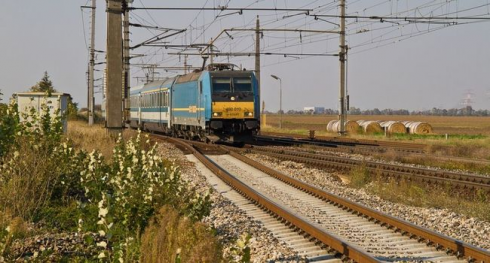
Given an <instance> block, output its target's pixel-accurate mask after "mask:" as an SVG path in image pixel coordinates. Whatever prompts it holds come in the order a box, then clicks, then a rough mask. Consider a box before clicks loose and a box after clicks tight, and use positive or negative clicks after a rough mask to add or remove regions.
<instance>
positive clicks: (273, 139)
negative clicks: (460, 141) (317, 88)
mask: <svg viewBox="0 0 490 263" xmlns="http://www.w3.org/2000/svg"><path fill="white" fill-rule="evenodd" d="M256 139H257V142H258V143H259V144H258V145H259V146H260V145H261V144H264V143H270V144H282V145H312V146H320V147H322V148H323V149H325V150H327V151H331V152H341V153H354V154H362V155H375V154H383V153H387V152H395V153H399V154H403V155H404V156H405V157H419V158H427V157H430V158H432V159H435V160H439V161H443V162H461V163H470V164H479V165H490V160H485V159H474V158H465V157H456V156H434V155H430V154H428V153H427V147H428V146H427V145H425V144H421V143H406V142H390V141H378V140H363V139H352V138H344V137H326V136H323V137H321V136H319V137H316V138H315V139H314V140H312V139H310V138H309V137H308V136H305V135H286V134H281V133H265V134H263V135H260V136H257V137H256Z"/></svg>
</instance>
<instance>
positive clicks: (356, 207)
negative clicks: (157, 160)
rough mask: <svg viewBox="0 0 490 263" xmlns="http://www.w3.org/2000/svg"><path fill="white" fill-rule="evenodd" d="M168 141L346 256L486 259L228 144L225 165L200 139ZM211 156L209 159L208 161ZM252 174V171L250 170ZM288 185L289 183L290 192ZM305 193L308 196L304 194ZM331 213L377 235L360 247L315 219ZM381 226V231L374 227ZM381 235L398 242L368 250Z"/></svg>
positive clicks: (360, 259)
mask: <svg viewBox="0 0 490 263" xmlns="http://www.w3.org/2000/svg"><path fill="white" fill-rule="evenodd" d="M168 140H170V141H171V142H172V143H175V144H177V145H180V148H184V149H186V151H187V152H192V153H193V154H194V155H195V156H196V158H197V159H199V161H200V162H202V163H203V164H204V165H205V166H206V167H207V168H208V169H209V170H211V171H212V172H213V173H215V174H216V175H217V176H218V177H220V179H221V180H223V181H224V182H226V183H227V184H229V185H230V186H231V187H232V188H234V189H235V190H236V191H237V192H239V193H241V194H242V195H243V196H245V197H246V198H247V199H249V200H251V201H252V202H254V203H256V204H257V206H259V207H261V208H262V209H264V210H266V211H268V212H269V213H273V214H275V215H276V216H277V217H278V218H279V219H280V221H283V222H286V223H285V224H286V225H288V224H291V225H292V226H294V227H295V228H297V229H299V230H301V231H303V232H305V233H306V234H307V235H309V236H310V237H311V238H314V239H316V240H317V241H319V242H321V243H322V244H325V245H326V246H328V247H329V248H331V249H333V250H335V251H337V252H338V253H340V254H342V255H343V257H345V258H349V259H351V260H354V261H357V262H379V261H392V260H397V259H398V260H425V259H427V258H433V259H434V260H441V261H458V257H459V258H460V259H462V258H463V259H466V260H476V261H478V262H490V253H489V252H488V251H485V250H482V249H479V248H476V247H474V246H471V245H469V244H465V243H463V242H461V241H458V240H454V239H452V238H449V237H446V236H442V235H440V234H438V233H435V232H432V231H430V230H427V229H424V228H421V227H418V226H416V225H413V224H410V223H408V222H405V221H403V220H400V219H397V218H394V217H391V216H389V215H385V214H382V213H380V212H378V211H375V210H373V209H370V208H367V207H364V206H362V205H360V204H356V203H354V202H351V201H349V200H347V199H344V198H340V197H338V196H335V195H332V194H330V193H328V192H325V191H323V190H321V189H319V188H316V187H314V186H311V185H308V184H305V183H303V182H301V181H298V180H296V179H293V178H291V177H289V176H286V175H284V174H281V173H279V172H277V171H275V170H272V169H270V168H268V167H266V166H264V165H261V164H259V163H257V162H255V161H252V160H250V159H248V158H246V157H244V156H242V155H240V154H237V153H235V152H233V151H230V149H228V148H224V147H221V148H220V149H221V150H222V151H229V155H230V157H223V158H235V160H236V159H237V160H240V161H233V159H229V160H231V161H228V163H229V164H228V165H225V164H222V163H220V161H218V159H219V158H222V157H221V156H218V157H216V156H215V157H212V156H205V155H203V154H201V153H200V150H198V149H196V147H199V145H201V146H202V144H199V143H197V144H194V143H193V144H194V147H192V146H190V145H189V144H188V143H189V142H182V141H180V140H175V139H168ZM211 148H212V147H210V146H206V147H205V149H207V150H211V152H214V154H216V153H219V152H218V150H216V148H215V149H214V150H212V149H211ZM207 150H201V151H207ZM213 158H214V161H213V160H212V159H213ZM216 158H218V159H216ZM238 162H243V163H244V164H246V165H249V166H251V167H252V168H246V167H245V168H243V169H242V170H243V171H249V172H250V171H251V170H252V169H256V170H259V171H262V172H263V173H264V174H266V175H267V176H268V177H270V179H266V180H268V181H270V182H271V184H269V187H274V188H275V187H277V188H278V189H279V188H280V189H282V190H278V191H279V192H281V193H290V194H291V195H290V196H289V197H287V198H289V200H290V201H291V202H292V203H291V204H288V202H284V200H283V201H282V202H281V200H277V199H278V196H271V195H270V193H268V192H267V191H258V190H257V189H256V188H258V187H257V185H254V183H253V182H254V180H256V179H251V178H248V179H247V178H246V177H243V176H241V175H240V173H239V172H236V171H235V170H234V169H233V168H230V165H237V163H238ZM218 163H220V164H218ZM242 166H243V165H242ZM252 174H255V172H253V173H252ZM281 182H282V183H281ZM259 185H260V184H259ZM288 185H289V186H288ZM288 187H290V188H291V189H289V188H288ZM292 188H294V191H295V192H294V193H293V190H292ZM305 194H307V195H306V196H303V195H305ZM295 200H296V201H295ZM301 200H302V201H303V202H304V201H305V200H307V202H308V203H310V205H311V208H312V209H313V212H314V213H317V214H318V213H319V211H320V210H321V211H323V212H322V213H320V214H328V216H330V219H328V216H327V217H325V218H323V219H322V218H316V219H315V218H313V219H312V218H311V217H309V216H308V215H305V214H301V213H300V211H298V210H295V208H294V206H295V204H296V207H301V205H297V204H298V203H297V201H301ZM322 208H323V210H322ZM322 216H323V215H322ZM335 217H337V222H339V225H338V227H345V231H347V233H353V232H354V233H359V235H358V236H359V237H360V238H361V239H363V240H365V241H366V240H371V239H366V236H364V234H365V233H371V234H373V235H374V236H376V238H375V239H372V240H371V241H368V242H367V243H368V246H367V247H366V246H364V244H363V242H361V243H359V239H357V240H356V239H349V238H348V237H345V236H342V233H340V234H339V232H335V231H332V230H331V229H330V228H329V227H327V226H325V225H323V224H320V223H318V220H323V221H334V220H331V218H335ZM315 220H316V221H315ZM339 220H340V221H339ZM359 220H360V221H359ZM347 221H348V222H352V224H351V225H347V226H346V225H341V224H340V222H347ZM332 226H333V227H334V228H335V227H336V226H335V225H332ZM356 226H357V228H356ZM360 228H362V229H360ZM380 228H381V230H379V229H380ZM327 229H329V230H327ZM373 229H377V230H373ZM386 231H388V232H389V233H387V232H386ZM332 232H335V233H336V234H332ZM383 232H384V233H385V234H389V235H397V236H395V237H393V236H390V237H388V238H384V237H383V234H382V233H383ZM380 233H381V234H380ZM407 237H410V238H407ZM380 240H385V241H386V240H391V241H389V242H395V241H393V240H398V241H396V242H395V243H379V244H378V245H379V246H378V247H379V248H380V251H377V252H373V247H372V246H369V245H373V246H374V247H376V245H377V243H376V242H378V241H379V242H381V241H380ZM407 240H408V241H407ZM417 241H419V242H417ZM397 242H402V243H397ZM403 242H405V243H403ZM371 243H374V244H371ZM390 244H391V245H390ZM396 244H403V245H401V247H404V249H402V250H396V251H395V252H393V251H392V252H389V251H386V249H387V248H389V247H392V246H393V245H396ZM435 248H437V249H439V251H436V250H435ZM441 249H444V252H443V251H441ZM388 250H389V249H388ZM403 251H404V252H403ZM405 252H407V253H408V254H407V253H405ZM446 253H448V254H449V256H447V255H446ZM383 255H384V256H383Z"/></svg>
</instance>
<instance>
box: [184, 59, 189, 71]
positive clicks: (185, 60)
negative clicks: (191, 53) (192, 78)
mask: <svg viewBox="0 0 490 263" xmlns="http://www.w3.org/2000/svg"><path fill="white" fill-rule="evenodd" d="M187 57H188V56H187V55H185V56H184V74H187Z"/></svg>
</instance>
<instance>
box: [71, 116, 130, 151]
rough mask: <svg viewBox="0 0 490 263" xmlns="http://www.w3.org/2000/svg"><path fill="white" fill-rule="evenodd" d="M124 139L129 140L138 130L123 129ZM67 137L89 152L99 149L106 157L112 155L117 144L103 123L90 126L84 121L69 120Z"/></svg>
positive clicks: (76, 146) (75, 144)
mask: <svg viewBox="0 0 490 263" xmlns="http://www.w3.org/2000/svg"><path fill="white" fill-rule="evenodd" d="M122 134H123V139H124V140H128V139H129V138H131V137H134V136H135V135H136V131H134V130H129V129H125V130H123V133H122ZM67 137H68V138H69V139H70V140H71V141H72V142H73V146H74V147H75V148H77V149H83V150H85V151H87V152H92V151H93V150H98V151H99V152H100V153H102V155H104V156H105V157H106V158H109V159H110V157H111V156H112V150H113V149H114V147H115V146H116V139H117V138H114V136H113V135H112V134H110V133H109V132H107V130H106V129H105V128H104V126H103V125H102V124H94V125H93V126H89V125H88V124H87V123H86V122H84V121H69V122H68V132H67Z"/></svg>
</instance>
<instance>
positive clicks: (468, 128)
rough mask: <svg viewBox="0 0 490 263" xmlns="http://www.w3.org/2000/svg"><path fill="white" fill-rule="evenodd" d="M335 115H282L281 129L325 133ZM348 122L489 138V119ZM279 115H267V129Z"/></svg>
mask: <svg viewBox="0 0 490 263" xmlns="http://www.w3.org/2000/svg"><path fill="white" fill-rule="evenodd" d="M336 119H337V116H336V115H283V128H284V129H287V130H305V131H307V130H315V131H316V132H320V131H325V130H326V127H327V124H328V122H329V121H331V120H336ZM348 119H349V120H381V121H388V120H393V121H421V122H427V123H429V124H430V125H432V127H433V128H434V133H435V134H439V135H444V134H446V133H447V134H448V135H449V136H451V135H483V136H490V117H453V116H414V115H411V116H400V115H374V116H373V115H350V116H348ZM279 120H280V118H279V115H277V114H268V115H267V123H266V124H267V127H265V129H264V130H267V129H269V128H278V127H279Z"/></svg>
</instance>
